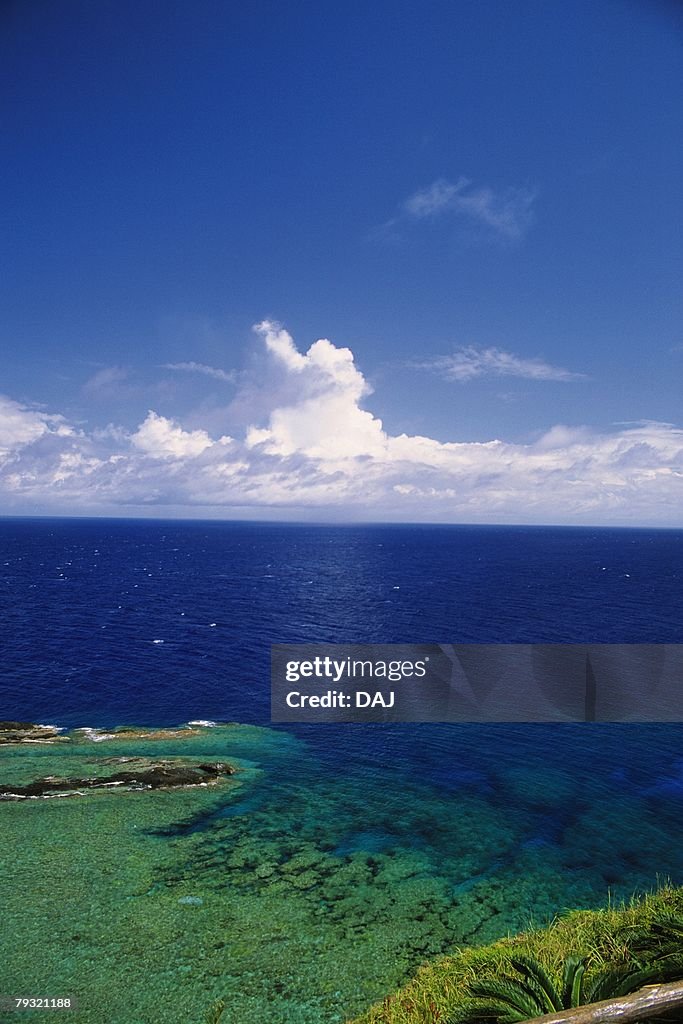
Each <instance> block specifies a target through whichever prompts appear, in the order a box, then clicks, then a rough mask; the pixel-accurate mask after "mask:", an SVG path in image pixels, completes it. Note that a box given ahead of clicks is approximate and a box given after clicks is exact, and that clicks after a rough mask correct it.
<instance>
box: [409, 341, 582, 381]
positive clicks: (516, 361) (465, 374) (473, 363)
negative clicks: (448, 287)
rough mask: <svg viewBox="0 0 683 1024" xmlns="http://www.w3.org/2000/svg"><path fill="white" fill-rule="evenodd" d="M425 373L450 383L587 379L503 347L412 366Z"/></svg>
mask: <svg viewBox="0 0 683 1024" xmlns="http://www.w3.org/2000/svg"><path fill="white" fill-rule="evenodd" d="M412 365H413V366H416V367H418V368H420V369H423V370H432V371H434V372H435V373H438V374H440V375H441V376H443V377H445V378H446V379H447V380H457V381H468V380H474V379H475V378H477V377H522V378H523V379H524V380H553V381H570V380H586V375H585V374H584V373H574V372H573V371H572V370H565V369H564V368H563V367H561V366H551V364H550V363H546V362H545V361H544V360H543V359H523V358H521V357H520V356H516V355H513V353H512V352H505V351H504V350H503V349H500V348H476V347H475V346H473V345H468V346H466V347H464V348H459V349H457V350H456V351H455V352H453V353H452V355H448V356H436V357H435V358H434V359H428V360H425V361H423V362H419V363H413V364H412Z"/></svg>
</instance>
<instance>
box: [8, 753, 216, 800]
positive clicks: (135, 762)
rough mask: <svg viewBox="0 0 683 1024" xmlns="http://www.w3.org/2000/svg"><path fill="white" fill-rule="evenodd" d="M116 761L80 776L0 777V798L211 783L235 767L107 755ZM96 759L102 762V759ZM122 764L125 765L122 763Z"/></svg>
mask: <svg viewBox="0 0 683 1024" xmlns="http://www.w3.org/2000/svg"><path fill="white" fill-rule="evenodd" d="M106 762H107V763H116V764H117V765H119V766H120V770H119V771H114V772H112V773H110V774H108V775H92V776H84V777H82V778H58V777H57V776H54V775H48V776H46V777H44V778H40V779H35V780H34V781H33V782H29V783H28V784H27V785H23V786H17V785H3V783H2V782H1V781H0V800H31V799H34V800H36V799H40V798H41V797H43V798H45V797H63V796H84V795H85V793H86V792H89V791H90V790H95V789H99V790H102V789H108V790H117V791H124V792H125V791H131V790H145V789H176V788H178V787H185V788H186V787H189V786H208V785H213V784H215V783H217V782H218V781H220V779H222V778H225V777H226V776H229V775H233V774H234V773H235V771H236V768H234V767H233V766H232V765H230V764H227V763H225V762H224V761H212V762H205V763H202V764H196V763H191V762H187V761H182V760H179V759H175V760H164V761H150V760H148V759H145V758H126V757H121V758H107V759H106ZM98 763H105V762H104V761H101V762H98ZM123 765H125V767H121V766H123Z"/></svg>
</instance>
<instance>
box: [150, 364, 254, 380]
mask: <svg viewBox="0 0 683 1024" xmlns="http://www.w3.org/2000/svg"><path fill="white" fill-rule="evenodd" d="M162 369H164V370H179V371H181V372H182V373H203V374H204V376H205V377H213V378H214V379H215V380H222V381H225V383H226V384H234V382H235V381H236V380H237V374H236V372H235V371H234V370H220V369H217V367H215V366H206V364H205V363H195V362H189V363H163V364H162Z"/></svg>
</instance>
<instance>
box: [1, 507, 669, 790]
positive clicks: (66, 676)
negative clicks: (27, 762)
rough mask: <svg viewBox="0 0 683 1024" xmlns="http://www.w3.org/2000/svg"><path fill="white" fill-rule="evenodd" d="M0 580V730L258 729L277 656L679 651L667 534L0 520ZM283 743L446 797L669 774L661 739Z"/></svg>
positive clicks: (543, 735) (391, 734)
mask: <svg viewBox="0 0 683 1024" xmlns="http://www.w3.org/2000/svg"><path fill="white" fill-rule="evenodd" d="M0 567H1V568H2V591H1V593H2V623H3V631H2V678H1V679H0V718H13V719H27V720H31V721H36V720H40V721H45V722H50V723H56V724H58V725H62V726H68V727H75V726H104V727H111V726H114V725H120V724H136V725H153V726H165V725H176V724H179V723H181V722H184V721H187V720H189V719H197V718H202V719H214V720H219V721H239V722H246V723H253V724H258V725H268V724H269V714H270V705H269V700H270V675H269V673H270V645H271V644H272V643H278V642H279V643H288V642H289V643H294V642H301V641H313V642H338V643H341V642H357V643H393V642H402V641H404V642H415V643H419V642H432V641H434V642H445V643H465V642H469V643H477V642H481V643H517V642H527V643H528V642H538V643H543V642H545V643H558V642H573V643H588V642H591V643H680V642H683V531H678V530H648V529H591V528H565V527H496V526H440V525H435V526H434V525H350V526H338V525H334V526H328V525H300V524H273V523H244V522H240V523H226V522H205V521H192V522H187V521H167V522H162V521H140V520H135V521H131V520H105V519H4V520H0ZM159 641H162V642H159ZM288 730H289V731H290V732H295V733H297V734H298V735H299V736H300V737H302V738H304V739H305V740H306V742H307V743H309V744H311V745H312V746H313V747H314V748H316V749H317V751H318V753H319V755H320V756H322V757H323V758H324V759H325V761H329V762H330V763H335V762H337V761H342V762H344V763H345V764H348V763H349V761H350V760H354V759H358V762H359V764H360V765H363V764H367V763H372V764H373V765H374V766H375V767H377V768H381V767H382V766H384V767H385V768H386V770H388V771H396V770H398V771H400V770H401V769H405V770H406V771H410V772H416V771H417V772H418V773H419V774H420V775H422V776H425V778H426V779H428V780H432V781H436V782H442V781H444V780H445V781H446V783H448V776H449V773H454V774H455V776H456V777H457V776H458V773H461V772H462V771H469V770H472V769H475V768H476V767H477V766H479V767H480V766H481V763H482V762H487V761H489V760H490V759H491V758H493V759H494V760H496V761H501V762H505V761H506V760H507V759H509V760H510V762H511V763H512V762H516V761H517V760H518V759H519V758H520V757H521V756H525V757H532V758H540V759H541V760H542V759H543V757H544V756H545V755H546V752H547V751H548V750H552V756H553V760H554V762H555V763H559V762H561V761H562V760H563V759H567V760H569V761H570V762H571V763H572V764H576V763H577V762H578V761H581V762H583V763H587V762H590V761H591V760H592V759H594V760H595V764H596V772H597V771H598V770H599V769H598V766H599V764H602V763H604V764H606V765H607V767H609V769H610V770H611V771H618V770H621V769H622V768H623V769H624V770H626V769H628V771H629V772H630V773H634V772H637V773H640V775H642V776H643V777H648V778H651V779H654V780H656V779H658V778H660V777H661V776H662V774H664V775H666V772H667V771H668V772H671V771H672V770H673V771H677V770H678V769H677V768H675V769H672V768H671V765H670V763H669V762H670V755H671V752H672V750H673V751H676V750H678V749H679V747H680V750H681V755H682V756H683V742H681V741H683V728H679V727H678V726H635V727H630V726H621V727H620V726H593V727H588V726H581V725H577V726H558V725H552V726H540V725H535V726H531V725H530V726H501V725H495V726H488V727H486V726H474V725H471V726H462V725H460V726H458V725H444V726H426V725H423V726H418V725H408V726H397V725H393V726H388V725H384V726H381V725H380V726H368V725H365V726H358V725H356V726H353V725H344V726H333V725H318V726H298V727H297V726H288ZM655 735H656V736H657V737H658V741H657V743H654V742H651V741H650V739H649V737H651V736H655ZM624 737H629V738H630V739H629V740H628V742H626V741H625V739H624ZM634 743H637V745H638V747H639V748H640V747H641V746H642V748H643V750H642V751H641V752H640V754H639V757H638V758H637V759H636V758H634V756H633V751H634V748H633V744H634ZM605 770H606V769H605ZM667 777H668V776H667Z"/></svg>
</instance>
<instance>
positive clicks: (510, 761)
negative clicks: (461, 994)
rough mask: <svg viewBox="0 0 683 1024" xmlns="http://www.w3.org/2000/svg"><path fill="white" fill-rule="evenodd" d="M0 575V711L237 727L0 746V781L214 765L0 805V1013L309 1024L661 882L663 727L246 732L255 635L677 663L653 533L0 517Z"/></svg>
mask: <svg viewBox="0 0 683 1024" xmlns="http://www.w3.org/2000/svg"><path fill="white" fill-rule="evenodd" d="M0 567H1V568H2V583H1V586H2V590H1V591H0V594H1V599H2V622H3V631H2V671H1V677H0V719H19V720H30V721H42V722H52V723H55V724H58V725H60V726H64V727H66V728H69V729H73V728H76V727H80V726H92V727H100V728H111V727H113V726H116V725H121V724H135V725H141V726H142V725H144V726H152V727H157V728H158V727H170V726H176V725H179V724H181V723H183V722H187V721H188V720H191V719H212V720H216V721H220V722H233V723H234V722H237V723H242V724H241V725H240V726H225V727H220V728H215V729H200V730H198V731H197V732H196V733H193V734H192V736H191V737H190V738H189V739H181V738H174V737H172V736H168V735H165V736H163V735H162V736H161V737H160V738H158V739H156V740H153V741H150V740H140V739H123V738H119V739H117V740H115V741H105V742H102V743H97V744H95V743H92V742H88V741H87V740H86V739H85V738H83V737H82V736H80V738H78V739H76V738H75V734H73V735H74V739H73V740H72V741H71V742H70V743H65V744H62V745H59V746H55V747H40V748H37V747H36V748H32V749H26V748H8V747H5V748H0V786H1V784H2V782H3V781H4V780H7V781H11V780H14V781H16V780H18V779H19V780H22V781H28V780H29V779H30V778H35V777H37V776H43V775H48V774H55V775H63V776H69V775H71V776H74V775H79V774H82V771H83V767H84V765H87V764H89V763H90V764H93V763H94V761H95V760H96V759H98V758H104V757H111V756H137V755H140V754H141V753H144V754H145V755H147V756H148V755H149V751H150V748H153V751H154V755H155V756H156V755H157V754H160V755H163V756H164V757H166V756H178V755H182V756H188V753H189V755H190V756H192V757H198V758H199V757H202V758H207V757H216V758H221V759H227V760H233V761H234V762H235V764H237V765H238V766H239V767H240V772H239V774H238V775H236V776H235V777H234V780H235V783H234V785H233V784H231V785H229V786H226V787H223V788H217V789H207V790H202V791H198V790H183V791H177V792H164V793H128V794H121V793H111V792H108V793H107V792H98V793H96V794H94V793H93V794H87V795H86V796H84V797H78V798H71V799H64V800H49V801H31V802H2V803H0V827H1V831H0V861H1V863H0V869H1V870H0V900H1V901H2V904H3V907H4V908H5V909H4V924H5V927H4V928H3V932H2V936H1V937H0V947H2V948H0V965H1V966H0V994H1V993H2V992H5V993H9V994H12V993H16V994H22V993H24V994H26V993H27V992H28V990H29V989H30V990H36V989H42V991H44V992H46V994H52V995H57V996H58V995H60V994H63V993H66V992H72V993H75V994H77V995H78V997H79V1000H80V1005H79V1009H78V1010H77V1011H76V1012H75V1013H74V1014H72V1016H71V1017H70V1020H73V1021H74V1022H75V1024H79V1022H81V1021H82V1022H83V1024H99V1022H103V1024H104V1022H105V1021H106V1022H110V1024H138V1022H140V1024H156V1022H157V1021H159V1022H161V1021H168V1020H182V1021H187V1022H193V1021H197V1022H199V1021H201V1020H202V1019H203V1015H204V1012H205V1010H206V1008H207V1007H208V1006H209V1005H210V1004H211V1002H212V1001H213V1000H215V999H217V998H219V997H220V998H223V999H224V1000H225V1002H226V1005H227V1007H228V1011H227V1013H226V1017H227V1019H228V1020H232V1019H235V1020H240V1021H241V1022H244V1024H252V1022H254V1024H256V1022H257V1021H258V1022H259V1024H276V1022H280V1021H285V1020H287V1021H292V1022H293V1024H314V1022H321V1024H327V1022H329V1024H338V1022H341V1021H343V1020H346V1019H347V1018H350V1017H352V1016H353V1015H355V1014H358V1013H360V1012H361V1011H362V1010H363V1009H364V1008H366V1007H367V1006H368V1005H369V1004H370V1003H371V1002H372V1001H375V1000H377V999H381V998H382V997H383V996H384V995H386V994H387V993H388V992H390V991H391V990H392V989H393V988H394V987H395V986H396V985H398V984H400V983H401V982H402V981H404V980H406V978H407V977H409V976H410V974H411V973H412V972H413V971H414V970H415V969H416V967H417V966H419V964H420V963H422V962H424V960H426V959H429V958H430V957H433V956H436V955H438V954H439V953H441V952H443V951H446V950H448V949H450V948H453V946H454V945H457V944H462V943H474V942H485V941H489V940H490V939H492V938H496V937H498V936H500V935H504V934H506V933H507V932H508V931H515V930H519V929H521V928H524V927H528V926H529V924H530V923H537V924H541V923H544V922H545V921H547V920H549V919H550V918H551V917H552V916H553V915H554V914H555V913H558V912H561V911H562V909H564V908H567V907H575V906H584V907H592V906H600V905H603V904H604V903H605V902H606V901H607V899H608V898H611V899H619V898H628V897H629V896H630V895H631V894H633V893H634V892H638V891H643V890H646V889H648V888H651V887H653V886H654V885H655V884H656V883H657V879H658V878H661V879H664V878H670V879H671V880H672V881H674V882H675V883H681V882H683V848H682V844H681V843H680V820H681V812H682V811H683V744H682V740H683V728H681V727H680V726H677V725H668V726H656V725H640V726H635V725H632V726H617V725H613V726H608V725H591V726H588V725H567V726H538V725H528V726H519V725H517V726H501V725H497V726H473V725H472V726H467V725H442V726H427V725H412V726H379V725H378V726H370V725H365V726H360V725H346V726H332V725H324V726H323V725H320V726H288V727H287V728H286V729H285V728H272V727H271V726H270V724H269V653H270V652H269V649H270V644H271V643H275V642H297V641H318V642H324V641H328V642H330V641H331V642H368V643H370V642H385V643H386V642H399V641H407V642H426V641H435V642H449V643H452V642H488V643H513V642H563V641H566V642H575V643H583V642H592V643H600V642H605V643H606V642H613V643H630V642H632V643H648V642H649V643H657V642H662V643H663V642H666V643H679V642H682V640H683V637H682V635H681V634H682V633H683V614H682V613H683V591H682V587H681V583H682V581H683V532H681V531H663V530H610V529H569V528H566V529H565V528H508V527H505V528H503V527H444V526H348V527H346V526H310V525H279V524H254V523H250V524H247V523H207V522H177V521H175V522H151V521H145V522H140V521H134V522H133V521H114V520H11V519H6V520H0ZM160 641H161V642H160ZM48 989H49V991H48ZM29 994H30V993H29ZM13 1019H14V1018H13Z"/></svg>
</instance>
